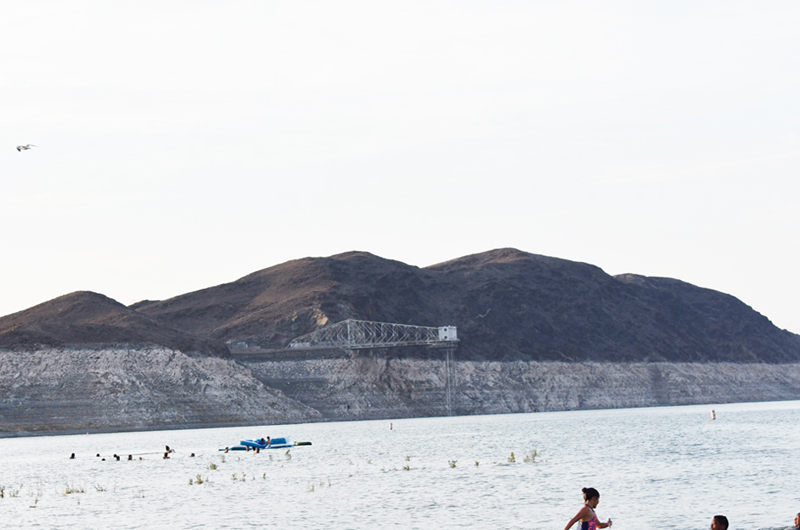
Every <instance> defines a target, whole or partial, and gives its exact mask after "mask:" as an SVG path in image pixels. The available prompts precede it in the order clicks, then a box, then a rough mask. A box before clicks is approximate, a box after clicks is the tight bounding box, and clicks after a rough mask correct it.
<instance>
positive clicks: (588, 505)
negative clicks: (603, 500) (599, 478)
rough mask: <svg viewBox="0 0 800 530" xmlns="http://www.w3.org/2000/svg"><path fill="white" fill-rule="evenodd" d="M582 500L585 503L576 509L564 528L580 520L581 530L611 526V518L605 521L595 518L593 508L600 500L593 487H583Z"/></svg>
mask: <svg viewBox="0 0 800 530" xmlns="http://www.w3.org/2000/svg"><path fill="white" fill-rule="evenodd" d="M583 500H584V501H585V504H584V505H583V508H581V509H580V510H578V513H577V514H576V515H575V517H573V518H572V519H570V521H569V522H568V523H567V526H565V527H564V530H569V529H570V528H571V527H572V525H574V524H575V523H576V522H578V521H580V522H581V530H595V529H597V528H608V527H609V526H611V519H609V520H608V521H607V522H605V523H601V522H600V521H598V520H597V514H596V513H595V512H594V509H595V508H597V504H598V503H599V502H600V494H599V493H598V492H597V490H596V489H594V488H583Z"/></svg>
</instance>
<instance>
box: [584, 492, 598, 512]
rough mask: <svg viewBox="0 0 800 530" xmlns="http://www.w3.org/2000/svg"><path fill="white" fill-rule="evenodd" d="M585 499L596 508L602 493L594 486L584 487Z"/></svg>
mask: <svg viewBox="0 0 800 530" xmlns="http://www.w3.org/2000/svg"><path fill="white" fill-rule="evenodd" d="M583 500H584V501H586V504H588V505H589V506H591V507H592V508H596V507H597V503H598V502H600V493H598V492H597V490H596V489H594V488H583Z"/></svg>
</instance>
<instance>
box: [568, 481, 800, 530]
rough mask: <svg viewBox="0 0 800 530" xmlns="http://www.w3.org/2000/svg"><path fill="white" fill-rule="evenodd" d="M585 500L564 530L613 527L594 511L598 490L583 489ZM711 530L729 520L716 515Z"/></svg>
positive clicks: (799, 525) (798, 520) (799, 523)
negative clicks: (598, 518)
mask: <svg viewBox="0 0 800 530" xmlns="http://www.w3.org/2000/svg"><path fill="white" fill-rule="evenodd" d="M583 500H584V504H583V507H582V508H581V509H580V510H578V513H577V514H575V517H573V518H572V519H570V521H569V522H568V523H567V526H565V527H564V530H569V529H570V528H572V525H574V524H575V523H577V522H578V521H580V522H581V528H580V530H596V529H597V528H608V527H609V526H611V524H612V523H611V519H609V520H608V521H606V522H605V523H601V522H600V521H598V520H597V514H596V513H595V511H594V510H595V508H597V504H598V503H599V502H600V493H598V492H597V490H596V489H594V488H583ZM794 527H795V528H796V529H800V513H798V514H797V515H795V516H794ZM711 530H728V518H727V517H725V516H724V515H715V516H714V518H713V519H712V520H711Z"/></svg>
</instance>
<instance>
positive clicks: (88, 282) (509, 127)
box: [0, 0, 800, 332]
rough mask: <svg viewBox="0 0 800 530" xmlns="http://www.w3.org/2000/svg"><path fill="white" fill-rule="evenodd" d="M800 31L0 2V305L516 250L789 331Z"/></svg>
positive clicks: (406, 11)
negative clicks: (302, 262)
mask: <svg viewBox="0 0 800 530" xmlns="http://www.w3.org/2000/svg"><path fill="white" fill-rule="evenodd" d="M798 27H800V3H798V2H796V1H786V2H779V1H775V2H754V1H748V2H736V1H724V2H723V1H720V2H703V1H701V0H690V1H684V2H681V1H670V2H641V1H630V2H619V1H604V2H568V1H565V2H555V1H552V2H536V1H531V0H525V1H503V0H496V1H492V2H486V1H483V2H474V1H466V0H458V1H431V0H426V1H413V0H403V1H397V2H376V1H374V0H371V1H363V2H361V1H341V2H304V1H297V0H293V1H291V2H289V1H286V2H270V1H261V0H259V1H236V0H233V1H231V0H226V1H224V2H222V1H197V0H193V1H185V2H179V1H163V0H161V1H158V2H155V1H150V0H145V1H141V0H140V1H138V2H107V1H71V2H61V1H53V2H40V1H35V0H34V1H28V2H17V3H15V4H14V6H13V7H10V6H6V7H4V10H3V13H2V16H1V17H0V67H1V68H2V70H1V71H0V111H1V112H0V120H2V121H1V123H2V127H0V223H2V235H3V237H2V247H0V248H2V254H1V255H0V315H4V314H8V313H11V312H14V311H18V310H21V309H24V308H26V307H29V306H32V305H34V304H37V303H40V302H43V301H45V300H48V299H51V298H54V297H56V296H59V295H61V294H66V293H68V292H72V291H75V290H92V291H97V292H101V293H103V294H106V295H108V296H110V297H112V298H114V299H116V300H119V301H120V302H122V303H125V304H130V303H132V302H135V301H138V300H141V299H145V298H149V299H163V298H168V297H171V296H174V295H177V294H182V293H185V292H188V291H192V290H195V289H199V288H203V287H208V286H212V285H216V284H219V283H223V282H227V281H232V280H235V279H236V278H238V277H241V276H243V275H245V274H247V273H250V272H253V271H255V270H258V269H262V268H265V267H268V266H271V265H275V264H278V263H282V262H284V261H287V260H290V259H295V258H300V257H305V256H327V255H331V254H335V253H339V252H344V251H347V250H366V251H369V252H372V253H374V254H377V255H379V256H383V257H386V258H392V259H397V260H400V261H403V262H406V263H410V264H413V265H419V266H425V265H430V264H433V263H437V262H441V261H444V260H447V259H452V258H455V257H458V256H462V255H465V254H470V253H475V252H481V251H485V250H490V249H493V248H498V247H504V246H513V247H516V248H519V249H521V250H525V251H528V252H533V253H537V254H545V255H549V256H556V257H561V258H566V259H571V260H576V261H583V262H588V263H592V264H595V265H598V266H600V267H602V268H603V269H604V270H605V271H606V272H608V273H610V274H619V273H624V272H634V273H639V274H644V275H648V276H668V277H674V278H679V279H682V280H685V281H688V282H690V283H694V284H697V285H700V286H703V287H709V288H713V289H717V290H720V291H724V292H727V293H730V294H733V295H734V296H737V297H738V298H740V299H741V300H743V301H744V302H745V303H747V304H749V305H751V306H752V307H753V308H754V309H756V310H758V311H760V312H761V313H763V314H765V315H766V316H767V317H769V318H770V319H771V320H772V321H773V322H774V323H775V324H776V325H778V326H779V327H782V328H788V329H790V330H791V331H794V332H800V311H798V310H797V308H796V305H797V302H798V300H799V299H800V276H799V275H798V272H797V271H798V264H800V245H798V241H797V236H798V228H800V208H798V207H797V203H798V192H800V184H799V183H798V176H799V173H798V169H800V128H799V126H800V104H799V103H798V101H800V37H798V35H800V33H798V30H797V28H798ZM27 143H33V144H36V145H37V146H39V147H38V148H37V149H32V150H30V151H24V152H21V153H20V152H17V150H16V149H15V147H16V146H17V145H20V144H27Z"/></svg>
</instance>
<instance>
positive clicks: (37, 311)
mask: <svg viewBox="0 0 800 530" xmlns="http://www.w3.org/2000/svg"><path fill="white" fill-rule="evenodd" d="M120 344H125V345H134V346H136V345H160V346H164V347H167V348H172V349H175V350H180V351H182V352H185V353H187V354H194V355H214V356H222V357H225V356H228V355H229V352H228V348H227V347H226V346H225V344H224V343H222V342H220V341H215V340H213V339H208V338H206V337H202V336H199V335H196V334H192V333H187V332H185V331H182V330H179V329H175V328H173V327H170V326H168V325H165V324H163V323H162V322H160V321H158V320H156V319H153V318H151V317H149V316H147V315H145V314H142V313H138V312H136V311H134V310H132V309H129V308H127V307H125V306H124V305H122V304H120V303H119V302H117V301H115V300H112V299H111V298H108V297H107V296H104V295H102V294H97V293H92V292H88V291H79V292H75V293H71V294H67V295H64V296H60V297H58V298H56V299H54V300H50V301H49V302H45V303H43V304H39V305H37V306H34V307H31V308H30V309H26V310H24V311H20V312H18V313H14V314H11V315H8V316H5V317H2V318H0V349H2V348H5V349H28V350H30V349H36V348H41V347H53V346H56V347H59V346H72V347H74V346H90V347H91V346H93V347H104V346H116V345H120Z"/></svg>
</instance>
